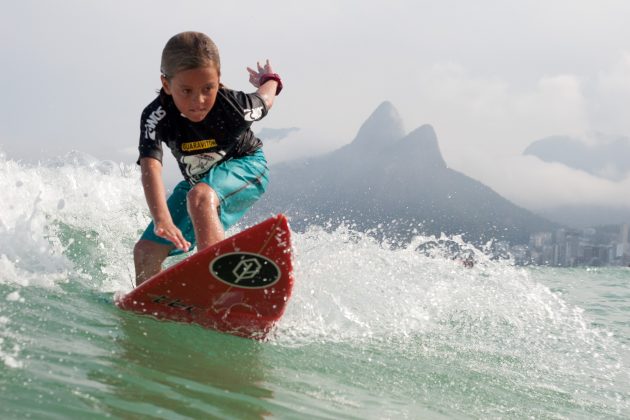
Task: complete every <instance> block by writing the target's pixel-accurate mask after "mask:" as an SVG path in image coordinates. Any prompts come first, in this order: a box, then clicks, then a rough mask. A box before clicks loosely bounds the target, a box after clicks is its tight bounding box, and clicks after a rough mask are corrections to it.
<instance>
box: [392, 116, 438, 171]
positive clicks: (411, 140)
mask: <svg viewBox="0 0 630 420" xmlns="http://www.w3.org/2000/svg"><path fill="white" fill-rule="evenodd" d="M396 149H397V150H396V152H395V153H396V154H398V155H400V157H399V159H402V160H407V159H411V160H413V161H414V162H415V163H416V164H417V165H421V166H424V167H430V168H434V169H435V168H446V162H444V158H443V157H442V153H441V152H440V146H439V144H438V139H437V135H436V134H435V130H434V129H433V126H431V125H430V124H424V125H422V126H420V127H418V128H416V129H415V130H413V131H412V132H411V133H409V134H408V135H407V136H406V137H405V138H404V139H402V140H400V142H398V147H397V148H396Z"/></svg>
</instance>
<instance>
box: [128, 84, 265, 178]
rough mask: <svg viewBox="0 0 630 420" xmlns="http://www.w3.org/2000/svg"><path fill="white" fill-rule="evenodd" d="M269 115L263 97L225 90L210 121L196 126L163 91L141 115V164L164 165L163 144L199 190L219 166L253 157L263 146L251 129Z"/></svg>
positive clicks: (209, 115) (221, 89) (201, 122)
mask: <svg viewBox="0 0 630 420" xmlns="http://www.w3.org/2000/svg"><path fill="white" fill-rule="evenodd" d="M267 111H268V110H267V106H266V104H265V101H264V100H263V99H262V98H261V97H260V95H259V94H257V93H249V94H248V93H243V92H238V91H234V90H230V89H227V88H225V87H221V88H220V89H219V92H218V94H217V99H216V102H215V103H214V106H213V107H212V109H211V110H210V112H209V113H208V115H207V116H206V118H204V119H203V121H200V122H198V123H196V122H192V121H190V120H189V119H187V118H186V117H184V116H182V115H181V113H180V112H179V110H178V109H177V107H176V106H175V103H174V102H173V98H172V97H171V96H169V95H167V94H166V93H164V91H163V90H162V91H161V92H160V95H159V96H158V97H157V98H155V100H154V101H153V102H151V103H150V104H149V105H148V106H147V107H146V108H145V109H144V111H143V112H142V118H141V120H140V146H139V147H138V150H139V151H140V157H139V158H138V164H139V163H140V159H142V158H145V157H150V158H154V159H157V160H159V161H160V162H162V156H163V152H162V142H164V143H166V145H167V146H168V148H169V149H171V152H172V153H173V156H175V159H176V160H177V163H178V165H179V169H180V171H181V172H182V175H183V176H184V179H186V181H188V182H189V183H190V184H191V185H194V184H196V183H197V182H198V181H199V180H200V179H201V178H203V177H204V175H205V174H206V173H207V172H208V171H209V170H210V168H211V167H212V166H214V165H215V164H217V163H218V162H219V161H222V160H225V159H230V158H238V157H242V156H246V155H250V154H252V153H254V152H255V151H256V150H258V149H260V148H261V147H262V142H261V141H260V139H258V138H257V137H256V136H255V135H254V133H253V132H252V130H251V129H250V127H251V125H252V123H253V122H254V121H258V120H260V119H262V118H263V117H264V116H265V115H267Z"/></svg>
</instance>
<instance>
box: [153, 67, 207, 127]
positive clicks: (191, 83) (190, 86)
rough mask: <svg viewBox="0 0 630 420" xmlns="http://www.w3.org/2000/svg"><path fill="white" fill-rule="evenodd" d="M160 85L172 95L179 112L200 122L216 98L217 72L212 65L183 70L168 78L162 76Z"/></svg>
mask: <svg viewBox="0 0 630 420" xmlns="http://www.w3.org/2000/svg"><path fill="white" fill-rule="evenodd" d="M162 86H163V87H164V91H165V92H166V93H167V94H169V95H171V96H172V97H173V101H174V102H175V106H177V109H178V110H179V112H181V113H182V114H183V115H184V116H185V117H186V118H188V119H189V120H190V121H193V122H200V121H202V120H203V119H204V118H206V115H208V112H210V110H211V109H212V107H213V106H214V102H215V101H216V99H217V92H218V91H219V72H217V69H216V68H214V67H213V66H208V67H199V68H196V69H191V70H183V71H180V72H179V73H177V74H175V76H173V77H171V78H170V80H167V79H166V78H165V77H163V76H162Z"/></svg>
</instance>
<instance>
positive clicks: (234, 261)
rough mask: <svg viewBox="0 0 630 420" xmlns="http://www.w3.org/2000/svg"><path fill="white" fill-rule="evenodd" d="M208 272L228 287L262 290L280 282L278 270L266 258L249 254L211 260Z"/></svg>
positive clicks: (234, 253)
mask: <svg viewBox="0 0 630 420" xmlns="http://www.w3.org/2000/svg"><path fill="white" fill-rule="evenodd" d="M210 272H211V273H212V275H214V276H215V277H216V278H218V279H219V280H221V281H222V282H224V283H227V284H229V285H230V286H236V287H243V288H246V289H262V288H265V287H269V286H271V285H272V284H274V283H276V282H277V281H278V280H280V269H279V268H278V266H277V265H276V264H275V263H274V262H273V261H271V260H270V259H268V258H265V257H263V256H262V255H258V254H252V253H249V252H230V253H228V254H223V255H220V256H218V257H217V258H215V259H214V260H212V262H211V263H210Z"/></svg>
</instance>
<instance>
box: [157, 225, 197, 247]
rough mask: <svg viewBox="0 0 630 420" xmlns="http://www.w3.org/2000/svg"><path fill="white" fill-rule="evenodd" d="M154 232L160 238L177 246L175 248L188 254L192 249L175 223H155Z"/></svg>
mask: <svg viewBox="0 0 630 420" xmlns="http://www.w3.org/2000/svg"><path fill="white" fill-rule="evenodd" d="M154 226H155V227H154V229H153V231H154V232H155V234H156V235H157V236H159V237H160V238H164V239H168V240H169V241H171V242H172V243H173V245H175V248H177V249H181V250H182V251H184V252H188V249H190V242H188V241H187V240H186V239H185V238H184V235H182V231H181V230H179V228H178V227H177V226H175V224H174V223H173V222H155V221H154Z"/></svg>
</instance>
